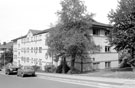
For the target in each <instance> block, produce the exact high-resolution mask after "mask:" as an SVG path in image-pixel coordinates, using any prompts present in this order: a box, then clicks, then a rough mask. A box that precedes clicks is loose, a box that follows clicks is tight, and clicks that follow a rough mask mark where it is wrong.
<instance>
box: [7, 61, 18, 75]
mask: <svg viewBox="0 0 135 88" xmlns="http://www.w3.org/2000/svg"><path fill="white" fill-rule="evenodd" d="M18 68H19V67H18V66H15V65H13V64H12V63H9V64H7V65H6V67H5V74H7V75H10V74H13V73H14V74H17V70H18Z"/></svg>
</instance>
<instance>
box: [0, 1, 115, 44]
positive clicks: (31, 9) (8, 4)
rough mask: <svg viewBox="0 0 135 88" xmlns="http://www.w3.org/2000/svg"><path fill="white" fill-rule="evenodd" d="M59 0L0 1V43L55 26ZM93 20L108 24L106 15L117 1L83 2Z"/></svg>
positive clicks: (59, 7)
mask: <svg viewBox="0 0 135 88" xmlns="http://www.w3.org/2000/svg"><path fill="white" fill-rule="evenodd" d="M60 1H61V0H0V43H3V42H10V41H11V40H12V39H15V38H17V37H20V36H23V35H26V34H27V32H28V31H29V29H35V30H45V29H48V28H50V25H51V24H56V23H57V20H58V16H57V15H56V12H57V11H58V10H60V9H61V6H60ZM83 1H84V2H85V5H86V6H87V11H88V12H89V13H94V14H95V16H94V19H95V20H96V21H98V22H101V23H105V24H108V23H109V20H108V18H107V14H108V13H109V11H110V10H111V9H116V8H117V0H83Z"/></svg>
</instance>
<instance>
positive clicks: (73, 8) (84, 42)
mask: <svg viewBox="0 0 135 88" xmlns="http://www.w3.org/2000/svg"><path fill="white" fill-rule="evenodd" d="M61 6H62V10H61V11H58V16H59V22H58V24H57V25H56V27H54V28H52V29H51V31H50V32H49V35H48V37H47V40H46V41H47V45H48V46H49V49H48V53H50V55H51V53H53V54H55V55H56V56H58V57H59V56H64V57H71V67H70V69H71V72H72V71H73V69H74V63H75V60H76V59H77V58H78V57H80V58H83V59H85V58H86V57H87V56H88V52H90V51H94V50H96V49H97V46H96V45H95V44H94V42H93V41H92V40H91V36H90V35H89V30H90V28H91V27H92V25H91V22H92V21H93V19H92V16H93V14H90V15H89V14H87V11H86V6H85V5H84V3H83V2H82V1H80V0H62V1H61ZM64 61H65V60H64Z"/></svg>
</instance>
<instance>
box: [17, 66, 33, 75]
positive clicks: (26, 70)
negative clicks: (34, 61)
mask: <svg viewBox="0 0 135 88" xmlns="http://www.w3.org/2000/svg"><path fill="white" fill-rule="evenodd" d="M26 75H29V76H35V70H34V68H33V67H32V66H21V67H20V68H19V69H18V72H17V76H20V77H24V76H26Z"/></svg>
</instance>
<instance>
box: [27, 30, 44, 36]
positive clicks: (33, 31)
mask: <svg viewBox="0 0 135 88" xmlns="http://www.w3.org/2000/svg"><path fill="white" fill-rule="evenodd" d="M29 31H31V33H32V34H33V35H35V34H37V33H39V32H41V31H42V30H33V29H30V30H29Z"/></svg>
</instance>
